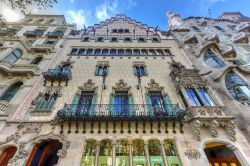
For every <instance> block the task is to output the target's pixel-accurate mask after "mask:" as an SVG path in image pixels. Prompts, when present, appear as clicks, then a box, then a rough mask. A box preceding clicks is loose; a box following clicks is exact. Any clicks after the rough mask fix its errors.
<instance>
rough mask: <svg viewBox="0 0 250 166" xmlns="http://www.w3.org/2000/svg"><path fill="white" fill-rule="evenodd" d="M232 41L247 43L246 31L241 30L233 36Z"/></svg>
mask: <svg viewBox="0 0 250 166" xmlns="http://www.w3.org/2000/svg"><path fill="white" fill-rule="evenodd" d="M232 41H233V42H234V43H243V44H246V43H248V37H247V36H246V33H245V32H240V33H237V34H235V35H234V36H233V37H232Z"/></svg>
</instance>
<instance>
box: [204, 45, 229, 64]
mask: <svg viewBox="0 0 250 166" xmlns="http://www.w3.org/2000/svg"><path fill="white" fill-rule="evenodd" d="M204 61H205V63H206V64H207V65H209V66H210V67H212V68H221V67H224V66H225V64H224V62H223V60H221V59H220V58H219V57H218V56H217V55H216V54H215V53H214V52H213V51H212V50H210V49H208V50H207V51H206V52H205V55H204Z"/></svg>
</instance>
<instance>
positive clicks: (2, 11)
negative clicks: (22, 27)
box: [0, 3, 23, 22]
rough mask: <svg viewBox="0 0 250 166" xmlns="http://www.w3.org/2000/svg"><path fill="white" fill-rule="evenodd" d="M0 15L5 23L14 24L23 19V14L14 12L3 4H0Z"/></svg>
mask: <svg viewBox="0 0 250 166" xmlns="http://www.w3.org/2000/svg"><path fill="white" fill-rule="evenodd" d="M0 15H2V16H3V18H4V19H5V20H6V21H7V22H15V21H19V20H20V19H21V18H23V14H22V13H21V12H20V11H18V10H14V9H12V8H11V7H9V6H7V5H6V4H4V3H0Z"/></svg>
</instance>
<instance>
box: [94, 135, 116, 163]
mask: <svg viewBox="0 0 250 166" xmlns="http://www.w3.org/2000/svg"><path fill="white" fill-rule="evenodd" d="M112 152H113V148H112V143H111V141H110V140H103V141H101V144H100V152H99V157H98V166H104V165H105V166H112Z"/></svg>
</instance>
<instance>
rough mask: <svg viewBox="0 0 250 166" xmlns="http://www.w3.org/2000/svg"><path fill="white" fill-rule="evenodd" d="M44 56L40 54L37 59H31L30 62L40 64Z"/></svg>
mask: <svg viewBox="0 0 250 166" xmlns="http://www.w3.org/2000/svg"><path fill="white" fill-rule="evenodd" d="M42 59H43V57H41V56H39V57H36V58H35V59H33V60H32V61H31V63H30V64H33V65H38V64H39V63H40V62H41V61H42Z"/></svg>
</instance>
